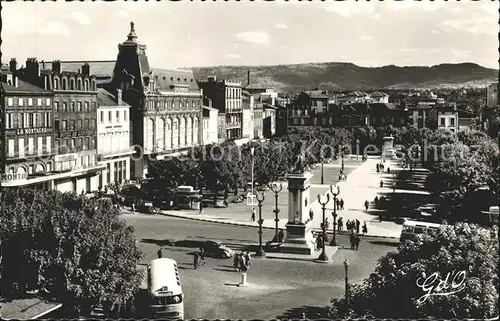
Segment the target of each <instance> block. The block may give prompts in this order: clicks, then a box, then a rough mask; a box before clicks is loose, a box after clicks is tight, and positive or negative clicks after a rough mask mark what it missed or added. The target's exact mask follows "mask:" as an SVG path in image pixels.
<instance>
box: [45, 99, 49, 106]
mask: <svg viewBox="0 0 500 321" xmlns="http://www.w3.org/2000/svg"><path fill="white" fill-rule="evenodd" d="M45 105H46V106H50V98H46V99H45Z"/></svg>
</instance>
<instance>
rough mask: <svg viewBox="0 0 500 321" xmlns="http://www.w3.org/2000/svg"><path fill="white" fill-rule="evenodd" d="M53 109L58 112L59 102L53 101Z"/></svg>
mask: <svg viewBox="0 0 500 321" xmlns="http://www.w3.org/2000/svg"><path fill="white" fill-rule="evenodd" d="M54 109H55V111H56V112H59V102H58V101H55V102H54Z"/></svg>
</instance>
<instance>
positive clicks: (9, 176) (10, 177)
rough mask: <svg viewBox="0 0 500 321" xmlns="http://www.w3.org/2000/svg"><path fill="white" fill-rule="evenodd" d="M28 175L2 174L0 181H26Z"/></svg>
mask: <svg viewBox="0 0 500 321" xmlns="http://www.w3.org/2000/svg"><path fill="white" fill-rule="evenodd" d="M27 178H28V173H26V172H24V173H11V174H2V181H18V180H22V179H27Z"/></svg>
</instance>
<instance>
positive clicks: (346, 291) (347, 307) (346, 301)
mask: <svg viewBox="0 0 500 321" xmlns="http://www.w3.org/2000/svg"><path fill="white" fill-rule="evenodd" d="M344 268H345V305H346V311H348V310H349V278H348V276H347V270H348V268H349V261H347V259H345V261H344Z"/></svg>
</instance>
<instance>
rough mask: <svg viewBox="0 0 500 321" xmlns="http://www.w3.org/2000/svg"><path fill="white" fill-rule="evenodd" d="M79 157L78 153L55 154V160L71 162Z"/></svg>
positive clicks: (57, 161)
mask: <svg viewBox="0 0 500 321" xmlns="http://www.w3.org/2000/svg"><path fill="white" fill-rule="evenodd" d="M77 158H78V154H64V155H56V156H54V162H56V163H60V162H71V161H74V160H76V159H77Z"/></svg>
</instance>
